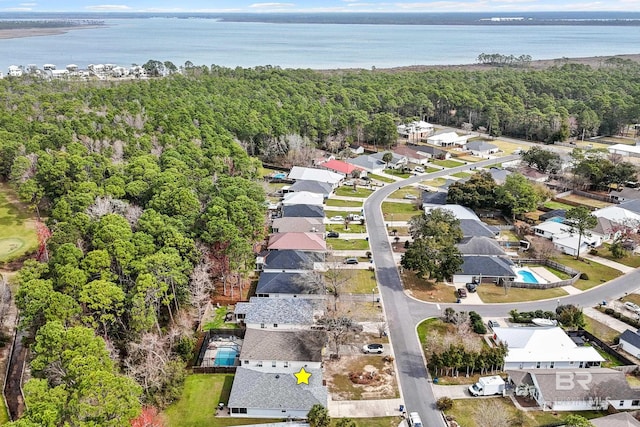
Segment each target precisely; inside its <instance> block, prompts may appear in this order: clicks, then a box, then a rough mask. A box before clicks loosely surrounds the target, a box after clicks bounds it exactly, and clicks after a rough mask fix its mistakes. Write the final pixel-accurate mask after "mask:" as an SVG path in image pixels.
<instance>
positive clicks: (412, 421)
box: [409, 412, 422, 427]
mask: <svg viewBox="0 0 640 427" xmlns="http://www.w3.org/2000/svg"><path fill="white" fill-rule="evenodd" d="M409 426H410V427H422V420H421V419H420V415H419V414H418V413H417V412H411V413H409Z"/></svg>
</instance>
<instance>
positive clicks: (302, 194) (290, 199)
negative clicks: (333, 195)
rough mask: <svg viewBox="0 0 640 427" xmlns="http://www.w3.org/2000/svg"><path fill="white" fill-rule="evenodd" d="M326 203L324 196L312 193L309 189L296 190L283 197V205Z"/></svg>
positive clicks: (317, 204) (318, 204)
mask: <svg viewBox="0 0 640 427" xmlns="http://www.w3.org/2000/svg"><path fill="white" fill-rule="evenodd" d="M323 204H324V196H323V195H322V194H318V193H311V192H309V191H296V192H294V193H287V194H285V195H284V198H283V199H282V206H290V205H312V206H322V205H323Z"/></svg>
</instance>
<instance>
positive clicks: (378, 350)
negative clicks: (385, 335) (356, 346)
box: [362, 344, 384, 354]
mask: <svg viewBox="0 0 640 427" xmlns="http://www.w3.org/2000/svg"><path fill="white" fill-rule="evenodd" d="M362 351H363V352H364V353H367V354H372V353H373V354H382V352H383V351H384V347H383V345H382V344H366V345H365V346H364V347H362Z"/></svg>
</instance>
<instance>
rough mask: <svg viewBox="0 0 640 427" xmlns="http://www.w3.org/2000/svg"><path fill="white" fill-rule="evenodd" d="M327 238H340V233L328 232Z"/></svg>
mask: <svg viewBox="0 0 640 427" xmlns="http://www.w3.org/2000/svg"><path fill="white" fill-rule="evenodd" d="M327 237H340V233H338V232H337V231H330V232H328V233H327Z"/></svg>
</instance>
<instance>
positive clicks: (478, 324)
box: [473, 320, 487, 335]
mask: <svg viewBox="0 0 640 427" xmlns="http://www.w3.org/2000/svg"><path fill="white" fill-rule="evenodd" d="M473 332H475V333H476V334H480V335H484V334H486V333H487V328H486V326H484V323H482V320H476V321H475V322H473Z"/></svg>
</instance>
